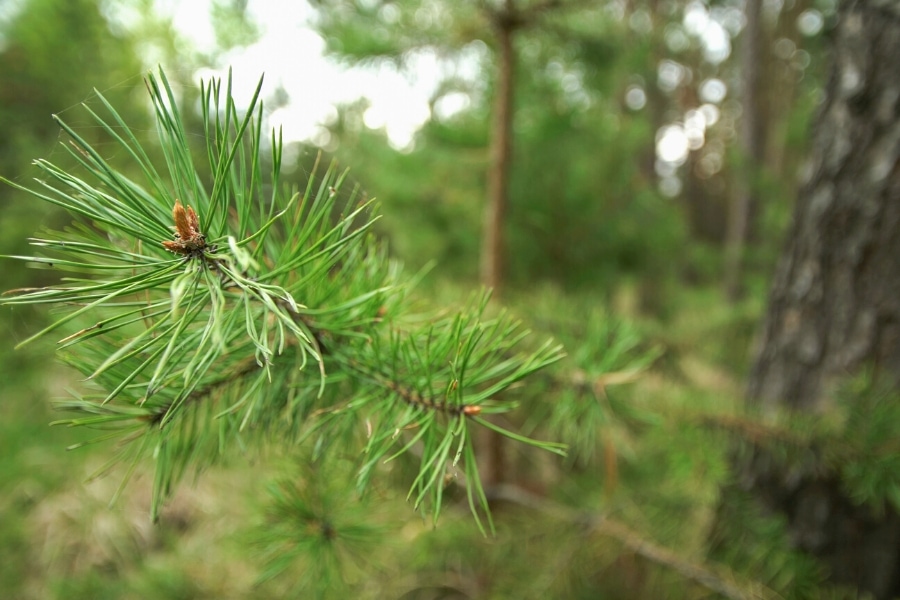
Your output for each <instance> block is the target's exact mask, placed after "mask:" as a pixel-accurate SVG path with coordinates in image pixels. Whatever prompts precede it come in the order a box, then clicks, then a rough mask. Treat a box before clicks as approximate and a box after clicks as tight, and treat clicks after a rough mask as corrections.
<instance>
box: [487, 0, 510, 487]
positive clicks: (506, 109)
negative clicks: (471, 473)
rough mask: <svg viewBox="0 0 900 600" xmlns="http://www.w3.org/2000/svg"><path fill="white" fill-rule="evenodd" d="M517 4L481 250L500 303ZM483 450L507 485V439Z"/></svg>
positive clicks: (505, 53)
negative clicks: (505, 442)
mask: <svg viewBox="0 0 900 600" xmlns="http://www.w3.org/2000/svg"><path fill="white" fill-rule="evenodd" d="M514 11H515V6H514V4H513V0H506V2H505V5H504V7H503V9H502V10H501V11H499V12H497V13H495V14H494V15H492V17H493V25H494V33H495V35H496V38H497V48H498V60H497V89H496V91H495V94H494V114H493V122H492V126H491V154H490V165H489V167H488V169H489V171H488V197H487V207H486V212H485V221H484V240H483V244H482V249H481V282H482V284H483V285H484V286H485V287H488V288H491V289H493V290H494V298H495V299H496V298H498V297H499V295H500V293H501V290H502V286H503V275H504V273H503V270H504V263H505V252H506V244H505V242H504V235H503V229H504V224H505V223H504V222H505V220H506V210H507V206H508V202H509V199H508V194H509V173H510V162H511V160H512V136H513V131H512V121H513V77H514V67H515V55H514V53H513V52H514V51H513V36H514V35H515V30H516V28H517V27H518V25H519V22H518V20H517V19H516V14H515V12H514ZM479 446H480V448H481V450H480V453H479V457H478V462H479V466H480V471H481V474H482V480H483V482H484V484H485V485H487V486H493V485H498V484H500V483H502V482H503V481H505V480H506V477H507V471H508V465H507V460H506V446H505V444H504V440H503V436H501V435H499V434H497V433H495V432H493V431H491V430H490V429H487V428H484V429H483V430H482V431H481V432H480V434H479Z"/></svg>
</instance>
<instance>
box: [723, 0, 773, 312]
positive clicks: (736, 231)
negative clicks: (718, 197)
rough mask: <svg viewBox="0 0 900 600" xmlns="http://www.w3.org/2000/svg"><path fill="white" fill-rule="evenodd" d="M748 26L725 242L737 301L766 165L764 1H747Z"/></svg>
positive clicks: (728, 287) (729, 287)
mask: <svg viewBox="0 0 900 600" xmlns="http://www.w3.org/2000/svg"><path fill="white" fill-rule="evenodd" d="M744 13H745V18H746V24H745V25H744V31H743V33H742V44H741V72H742V74H743V93H742V98H741V108H742V113H741V152H742V154H743V156H742V157H741V159H742V160H741V164H742V165H743V166H742V168H741V170H740V171H741V172H740V176H739V181H740V184H739V185H738V190H737V195H736V197H735V198H734V199H733V200H732V202H731V206H730V207H729V215H728V231H727V233H726V239H725V293H726V295H727V296H728V299H729V300H732V301H735V300H737V299H738V298H739V297H740V295H741V272H742V270H743V268H742V263H743V257H744V248H745V247H746V244H747V239H748V237H749V233H750V227H751V223H750V221H751V218H752V215H753V214H754V212H755V210H756V204H757V203H758V199H757V197H756V190H755V188H756V185H755V182H754V179H755V178H756V172H757V170H758V168H759V166H760V165H761V164H762V163H763V151H764V148H765V144H764V142H763V122H762V121H763V119H762V115H761V114H760V113H761V111H760V102H759V100H760V89H759V86H760V62H761V60H762V48H761V46H762V43H761V42H762V27H761V23H760V21H761V16H762V15H761V13H762V0H747V2H746V8H745V10H744Z"/></svg>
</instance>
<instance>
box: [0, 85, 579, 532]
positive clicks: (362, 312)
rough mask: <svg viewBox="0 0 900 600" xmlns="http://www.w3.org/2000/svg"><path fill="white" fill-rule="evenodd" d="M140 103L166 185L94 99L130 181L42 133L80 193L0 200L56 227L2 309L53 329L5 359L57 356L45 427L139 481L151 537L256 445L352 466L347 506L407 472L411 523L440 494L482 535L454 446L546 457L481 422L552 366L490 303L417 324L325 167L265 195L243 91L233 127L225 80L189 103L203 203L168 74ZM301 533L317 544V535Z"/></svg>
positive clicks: (282, 490) (357, 211)
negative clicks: (466, 511) (188, 484)
mask: <svg viewBox="0 0 900 600" xmlns="http://www.w3.org/2000/svg"><path fill="white" fill-rule="evenodd" d="M146 81H147V87H148V90H149V92H150V98H151V101H152V105H153V109H154V112H155V116H156V121H157V130H158V134H159V140H160V148H161V150H162V152H163V154H164V156H165V162H166V164H165V169H164V170H161V169H158V167H157V166H156V165H154V164H153V163H152V161H151V159H150V158H149V154H148V152H146V151H145V149H144V148H142V146H141V144H140V142H139V141H138V138H137V137H136V136H135V134H134V132H132V130H131V129H129V127H128V125H127V124H126V123H125V122H124V120H123V119H122V117H121V116H120V115H119V114H118V113H117V112H116V109H115V108H114V107H113V106H112V105H111V104H110V103H109V102H108V101H106V100H105V99H104V97H103V96H102V95H101V94H99V93H98V97H99V99H100V101H101V103H102V104H103V106H104V108H105V110H106V115H103V114H100V113H99V112H96V111H94V110H92V109H90V108H89V107H87V106H86V107H85V110H87V111H88V113H89V114H90V117H91V118H92V119H93V120H94V122H95V123H96V125H97V126H99V128H100V129H101V130H103V131H104V132H105V133H106V134H107V135H108V136H110V138H112V139H113V140H114V141H115V143H116V144H117V145H118V146H119V148H120V149H121V150H122V151H123V152H121V153H120V154H122V155H124V156H126V157H127V158H128V159H129V160H130V162H131V165H130V166H131V167H132V168H136V172H139V173H140V174H141V176H142V179H139V180H136V179H132V178H130V177H129V176H127V175H126V174H125V171H124V170H122V169H121V168H119V167H118V166H114V165H112V164H110V163H109V162H108V161H107V160H106V159H105V158H104V155H105V154H106V153H104V155H101V154H100V152H98V151H97V149H95V148H94V147H92V146H91V145H90V144H89V143H88V142H86V141H85V139H84V138H82V137H80V136H79V134H78V132H77V131H76V130H75V129H73V128H72V127H71V126H70V125H68V124H67V123H66V122H65V121H63V120H62V119H59V118H56V121H57V122H58V124H59V126H60V127H61V128H62V130H63V131H64V132H65V133H66V134H67V136H68V138H69V143H68V144H67V145H66V148H67V150H68V152H69V153H70V154H71V155H72V156H73V157H74V158H75V159H76V160H77V162H78V163H79V164H80V166H81V167H82V168H83V174H75V173H71V172H67V171H65V170H63V169H61V168H59V167H57V166H55V165H54V164H52V163H50V162H48V161H46V160H37V161H35V164H36V166H37V167H38V168H39V169H40V170H41V172H42V176H43V178H42V179H38V180H36V183H35V185H34V186H33V187H26V186H22V185H20V184H18V183H15V182H12V181H8V180H4V181H6V182H7V183H8V184H10V185H12V186H14V187H16V188H18V189H19V190H21V191H24V192H27V193H30V194H31V195H33V196H34V197H36V198H38V199H40V200H42V201H45V202H49V203H51V204H54V205H57V206H60V207H62V208H63V209H65V210H66V211H68V212H69V213H70V214H71V216H72V218H73V221H72V225H71V226H70V227H68V228H66V229H65V230H64V231H56V232H46V233H44V234H42V235H41V236H40V237H35V238H31V239H30V243H31V245H32V246H33V247H34V248H35V253H34V255H33V256H15V257H12V258H16V259H20V260H25V261H28V262H29V264H31V265H33V266H35V267H38V268H47V269H53V270H54V271H62V272H65V274H66V276H65V277H61V278H60V281H59V283H58V284H56V285H53V286H49V287H43V288H28V289H18V290H12V291H11V292H8V293H7V294H5V295H4V296H3V297H2V298H0V303H2V304H3V305H9V306H15V305H25V304H31V305H35V304H41V305H50V306H52V307H54V309H55V310H56V311H58V312H57V313H56V314H57V317H56V319H55V320H54V321H53V322H52V323H51V324H50V325H48V326H47V327H45V328H43V329H42V330H40V331H38V332H36V333H35V334H34V335H32V336H31V337H30V338H28V339H26V340H24V341H23V342H22V343H21V344H20V346H21V345H23V344H27V343H29V342H31V341H33V340H35V339H38V338H41V337H43V336H48V335H51V334H53V335H55V336H59V338H60V339H59V341H58V348H59V353H60V355H61V356H62V358H63V359H64V360H65V361H66V362H67V363H68V364H70V365H71V366H72V367H74V368H75V369H76V370H77V371H79V372H80V373H81V374H83V375H84V377H85V378H86V379H85V383H84V386H83V389H79V390H78V391H75V392H73V393H72V397H71V398H68V399H65V400H62V401H59V403H58V404H59V408H60V409H62V410H64V411H66V412H67V416H66V417H65V418H64V419H61V420H60V421H58V423H60V424H65V425H69V426H77V427H89V428H93V429H97V430H100V431H101V432H102V433H101V434H100V435H98V436H97V437H96V438H95V439H94V440H93V441H96V442H113V441H114V442H116V448H117V451H116V453H115V455H114V456H113V457H112V458H111V459H110V460H109V462H108V464H107V465H106V466H105V467H104V471H105V470H107V469H109V468H112V467H113V466H115V465H117V464H119V463H123V464H124V465H125V473H126V475H125V477H124V479H123V486H124V484H125V482H127V480H128V478H129V477H130V476H131V475H132V473H134V472H135V471H136V470H138V469H143V468H144V467H143V466H142V464H143V463H144V462H145V461H151V462H152V463H153V469H154V470H155V479H154V485H153V501H152V509H151V510H152V517H153V518H154V519H157V518H158V516H159V511H160V507H161V505H162V504H163V503H164V502H165V500H166V499H167V498H168V497H169V496H170V495H171V494H172V492H173V490H174V489H175V487H176V485H177V484H178V482H179V480H180V479H181V478H182V477H183V476H184V475H185V473H187V472H189V471H191V470H202V469H203V468H204V467H207V466H209V465H211V464H213V463H214V462H215V461H217V460H218V459H219V458H220V457H221V456H223V455H224V454H226V453H227V452H228V450H229V449H230V448H232V447H235V446H240V447H242V446H244V445H245V444H247V443H248V442H254V441H259V440H269V441H271V442H273V443H276V444H279V445H282V446H291V445H299V444H304V445H305V446H304V447H305V448H308V449H309V452H310V454H311V456H312V457H313V458H314V459H315V460H320V461H321V460H326V459H327V458H329V457H331V456H341V457H347V456H350V457H355V458H356V459H357V465H356V469H355V475H353V474H348V480H347V481H346V484H347V487H352V485H353V484H352V480H353V477H355V480H356V483H357V488H358V489H359V490H360V491H364V490H365V488H366V487H367V484H368V483H369V482H370V480H371V478H372V477H373V476H374V475H375V474H376V472H377V471H378V467H379V465H381V464H382V463H383V462H385V461H388V460H391V459H393V458H394V457H397V456H400V455H403V454H404V453H405V454H409V453H411V452H412V453H414V456H415V460H416V461H417V463H418V466H417V472H416V473H415V475H414V476H413V477H412V478H411V489H410V491H409V497H410V498H411V499H412V500H413V501H414V504H415V506H416V507H417V508H419V509H421V510H423V511H425V512H430V514H432V515H433V516H434V518H435V519H436V518H437V517H438V515H439V513H440V508H441V502H442V498H443V494H444V490H445V487H446V484H447V481H449V480H451V479H452V478H456V479H457V480H458V481H460V482H462V483H463V484H464V486H465V489H466V494H467V498H468V503H469V505H470V507H471V509H472V511H473V514H474V515H475V518H476V520H477V521H478V523H479V526H481V527H483V526H484V524H487V526H488V527H491V526H492V525H491V522H490V516H489V513H488V512H487V500H486V496H485V493H484V491H483V489H482V487H481V485H480V483H479V477H478V469H477V465H476V463H475V460H474V454H473V449H472V427H473V426H482V427H488V428H490V429H492V430H494V431H497V432H499V433H501V434H503V435H506V436H508V437H510V438H513V439H515V440H518V441H521V442H525V443H528V444H532V445H535V446H537V447H540V448H543V449H546V450H549V451H551V452H554V453H557V454H564V449H563V446H562V445H561V444H557V443H551V442H540V441H536V440H533V439H529V438H527V437H524V436H522V435H519V434H517V433H514V432H512V431H508V430H505V429H502V428H500V427H498V426H497V425H496V424H494V423H493V422H490V421H488V420H486V419H484V418H483V417H484V416H485V415H489V414H493V413H504V412H507V411H510V410H512V409H513V408H514V406H515V403H514V402H513V401H511V400H507V399H506V397H505V396H501V395H500V392H502V391H504V390H505V389H507V388H509V387H510V386H511V385H512V384H514V383H516V382H518V381H519V380H521V379H523V378H524V377H526V376H528V375H530V374H532V373H534V372H535V371H537V370H539V369H542V368H543V367H545V366H547V365H549V364H551V363H553V362H555V361H556V360H558V359H559V358H560V357H561V356H562V351H561V348H560V346H559V345H557V344H555V343H553V342H552V341H547V342H545V343H543V344H538V345H535V344H533V343H532V342H531V341H530V340H526V339H525V338H526V336H527V331H525V330H523V329H522V327H521V326H520V325H519V323H517V322H516V321H515V320H513V319H512V318H511V317H509V316H508V315H506V314H504V313H502V312H500V313H499V314H491V315H489V314H487V313H488V311H487V294H482V295H480V296H477V297H475V298H473V299H472V301H471V303H470V304H469V305H468V306H467V307H466V308H464V309H462V310H459V311H456V312H453V311H438V312H436V313H435V314H433V315H429V314H421V313H419V312H415V311H414V299H413V296H412V295H411V294H410V290H411V287H412V285H413V284H414V283H415V278H413V277H409V276H405V275H404V274H403V272H402V270H401V269H400V267H399V266H398V265H397V264H396V263H395V262H393V261H392V260H391V259H390V258H389V256H388V253H387V250H386V248H385V246H384V244H383V243H381V242H379V241H378V240H377V239H375V237H374V236H373V235H372V234H371V232H370V228H371V225H372V224H373V222H374V221H375V220H376V219H377V210H376V206H375V205H374V204H373V202H372V201H362V200H359V199H358V198H357V196H358V195H357V194H355V193H353V192H350V193H345V192H343V191H342V184H343V183H344V179H345V175H346V173H342V172H339V171H338V169H337V167H336V166H335V165H331V166H330V167H328V168H327V169H326V170H325V172H324V174H323V175H322V176H320V177H319V178H318V180H316V178H315V176H311V177H310V178H309V182H308V185H307V187H306V189H305V190H303V191H296V190H290V189H287V186H285V185H283V184H282V183H281V182H280V167H281V159H282V143H281V139H280V136H279V135H276V134H275V133H274V132H273V134H272V136H271V137H264V136H263V132H262V128H263V110H262V102H261V101H259V91H260V87H261V85H262V81H260V85H259V86H257V88H256V92H255V94H254V96H253V100H252V102H251V104H250V106H249V107H248V108H247V109H246V110H240V109H239V108H238V107H237V106H236V104H235V103H234V101H233V99H232V96H231V81H230V77H229V79H228V81H227V82H224V83H223V82H221V81H212V82H209V83H208V84H203V85H202V86H201V106H202V108H203V122H204V123H205V124H206V130H205V132H204V138H205V147H204V149H203V150H205V153H204V154H203V155H202V159H203V160H204V161H208V168H209V170H210V172H211V173H212V176H211V180H210V181H205V180H204V178H203V177H202V176H201V175H200V174H199V173H200V172H202V171H201V169H200V168H199V166H200V164H201V163H200V162H199V157H198V156H197V153H196V152H195V151H193V150H192V148H191V145H190V143H189V141H190V136H189V134H188V132H187V131H186V129H185V126H184V124H183V120H182V116H181V114H180V111H179V109H178V102H177V101H176V98H175V96H174V94H173V92H172V89H171V87H170V85H169V83H168V81H167V79H166V77H165V74H164V73H163V72H162V71H160V73H159V75H158V76H155V75H153V74H150V75H148V77H147V80H146ZM204 168H205V167H204ZM341 199H346V201H345V202H343V201H341ZM121 489H122V488H121V487H120V491H121ZM273 493H274V496H275V498H276V499H278V500H277V502H276V505H277V506H279V507H281V509H276V511H275V512H276V513H277V512H278V510H282V511H283V510H289V509H290V507H294V508H295V509H296V510H294V513H293V514H294V516H295V517H296V516H297V511H298V510H300V512H303V511H302V510H301V508H300V507H305V506H307V507H308V503H306V502H304V501H303V489H302V486H301V487H297V486H280V487H277V489H275V491H274V492H273ZM303 510H305V509H303ZM289 512H290V510H289ZM319 526H320V530H321V533H322V536H323V537H324V538H325V539H330V538H331V537H333V535H334V531H333V530H332V528H333V525H331V524H328V523H327V521H325V520H324V519H323V520H321V522H320V523H319Z"/></svg>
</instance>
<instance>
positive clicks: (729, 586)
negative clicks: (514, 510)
mask: <svg viewBox="0 0 900 600" xmlns="http://www.w3.org/2000/svg"><path fill="white" fill-rule="evenodd" d="M485 493H486V495H487V497H488V500H504V501H507V502H512V503H515V504H518V505H520V506H524V507H526V508H530V509H533V510H536V511H539V512H542V513H544V514H547V515H549V516H552V517H555V518H557V519H560V520H563V521H570V522H573V523H579V522H580V523H584V524H585V525H586V527H585V529H586V531H587V532H590V533H596V534H599V535H602V536H604V537H609V538H612V539H614V540H616V541H618V542H619V543H621V544H622V545H623V546H625V547H626V548H628V549H629V550H631V551H632V552H634V553H635V554H638V555H640V556H642V557H644V558H645V559H647V560H649V561H651V562H653V563H656V564H658V565H661V566H663V567H666V568H669V569H672V570H673V571H675V572H677V573H678V574H679V575H681V576H683V577H684V578H686V579H689V580H691V581H693V582H695V583H697V584H699V585H701V586H703V587H705V588H706V589H708V590H710V591H713V592H715V593H717V594H721V595H722V596H724V597H726V598H729V599H730V600H750V599H753V600H756V599H759V598H772V599H774V598H778V595H777V594H776V593H775V592H773V591H772V590H770V589H768V588H766V587H765V586H763V585H761V584H759V583H755V582H754V583H747V584H743V585H738V584H737V583H734V580H735V576H734V574H732V573H730V572H727V574H726V575H723V574H720V572H723V571H725V569H724V568H723V567H720V566H716V567H714V568H711V567H707V566H704V565H701V564H696V563H693V562H691V561H689V560H686V559H684V558H681V557H680V556H679V555H678V554H676V553H675V552H674V551H672V550H670V549H669V548H666V547H665V546H662V545H660V544H657V543H656V542H654V541H651V540H648V539H647V538H645V537H644V536H643V535H641V533H639V532H637V531H635V530H633V529H631V528H630V527H629V526H628V525H625V524H624V523H621V522H619V521H616V520H614V519H611V518H609V517H607V516H606V515H603V514H596V513H595V514H587V515H585V514H584V513H580V512H578V511H575V510H572V509H571V508H569V507H567V506H565V505H563V504H560V503H558V502H554V501H552V500H548V499H547V498H543V497H541V496H538V495H536V494H533V493H531V492H529V491H527V490H524V489H522V488H520V487H517V486H513V485H506V484H503V485H497V486H493V487H490V488H487V489H485Z"/></svg>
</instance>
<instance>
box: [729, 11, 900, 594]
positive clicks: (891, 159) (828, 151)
mask: <svg viewBox="0 0 900 600" xmlns="http://www.w3.org/2000/svg"><path fill="white" fill-rule="evenodd" d="M832 50H833V56H832V61H833V65H832V69H831V74H830V79H829V82H828V84H827V88H826V96H825V101H824V105H823V106H822V107H821V110H820V113H819V116H818V120H817V122H816V125H815V130H814V132H813V145H812V151H811V152H812V154H811V161H810V164H809V166H808V167H807V169H808V170H807V172H806V173H805V183H804V185H803V187H802V188H801V190H800V193H799V197H798V203H797V206H796V209H795V213H794V222H793V225H792V229H791V231H790V232H789V235H788V239H787V242H786V246H785V248H784V250H783V254H782V259H781V262H780V264H779V266H778V269H777V273H776V275H775V280H774V283H773V287H772V291H771V297H770V301H769V308H768V313H767V316H766V319H765V322H764V326H763V332H762V338H761V345H760V352H759V355H758V357H757V359H756V362H755V364H754V366H753V369H752V371H751V375H750V380H749V385H748V400H749V402H750V404H751V405H755V406H757V407H759V408H760V409H761V410H762V412H763V413H766V412H769V411H772V410H783V409H788V410H794V411H819V410H823V409H826V408H827V405H828V401H829V397H831V396H832V392H833V391H834V387H835V384H837V383H838V382H839V380H841V379H842V378H845V377H846V376H848V375H850V374H852V373H853V372H854V371H858V370H859V369H860V368H861V367H863V366H864V365H874V367H875V369H876V371H877V373H878V374H879V376H880V377H884V378H886V379H888V380H889V381H892V382H893V383H894V384H895V385H896V384H898V382H900V66H898V64H900V63H898V57H900V0H847V1H845V2H843V3H842V4H841V6H840V9H839V18H838V21H837V24H836V26H835V29H834V31H833V32H832ZM774 464H775V463H774V461H772V460H770V459H769V457H767V456H766V454H765V453H763V452H757V453H756V455H755V457H754V458H752V459H750V460H749V461H748V462H747V463H746V464H743V465H738V474H739V485H740V486H741V487H743V488H744V489H745V490H747V491H750V492H751V493H752V495H754V496H755V497H756V498H758V499H760V500H761V501H762V503H763V505H764V506H766V507H767V508H768V509H770V510H777V511H781V512H782V513H783V514H785V515H786V516H787V518H788V523H789V532H790V536H791V539H792V540H793V541H794V542H795V543H796V545H797V547H799V548H801V549H803V550H805V551H808V552H809V553H811V554H813V555H815V556H817V557H819V558H820V559H821V560H822V561H823V562H824V563H825V564H826V565H827V567H828V568H829V571H830V574H831V578H832V580H833V581H835V582H837V583H845V584H851V585H855V586H858V587H859V588H860V589H861V590H865V591H868V592H869V593H871V594H873V595H874V596H875V597H876V598H891V597H895V596H896V595H900V517H898V515H897V514H896V512H894V511H892V510H891V509H888V510H887V511H886V512H885V513H884V514H880V515H878V514H874V513H873V512H872V511H871V510H869V509H867V508H866V507H863V506H858V505H856V504H854V503H853V502H851V501H849V500H848V499H847V498H846V497H845V496H844V495H843V493H842V489H841V486H840V484H839V483H838V482H837V481H836V480H835V479H834V478H833V477H832V478H828V477H823V476H822V475H821V474H818V475H817V474H814V473H799V472H797V471H796V470H792V471H791V472H786V471H785V470H784V469H779V468H776V467H775V466H773V465H774Z"/></svg>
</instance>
